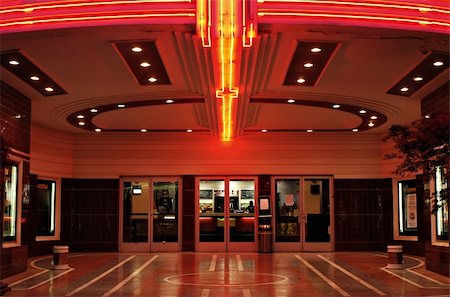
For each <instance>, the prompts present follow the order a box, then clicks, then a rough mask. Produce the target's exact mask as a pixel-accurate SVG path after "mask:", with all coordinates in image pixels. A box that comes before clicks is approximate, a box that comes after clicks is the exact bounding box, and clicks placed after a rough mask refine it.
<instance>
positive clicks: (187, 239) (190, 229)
mask: <svg viewBox="0 0 450 297" xmlns="http://www.w3.org/2000/svg"><path fill="white" fill-rule="evenodd" d="M196 210H197V204H196V203H195V176H193V175H184V176H183V208H182V213H183V216H182V225H183V226H182V228H183V231H182V241H181V242H182V251H183V252H193V251H195V211H196Z"/></svg>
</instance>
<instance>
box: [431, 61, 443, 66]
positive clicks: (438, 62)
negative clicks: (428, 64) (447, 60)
mask: <svg viewBox="0 0 450 297" xmlns="http://www.w3.org/2000/svg"><path fill="white" fill-rule="evenodd" d="M433 65H434V66H436V67H440V66H442V65H444V62H442V61H436V62H434V63H433Z"/></svg>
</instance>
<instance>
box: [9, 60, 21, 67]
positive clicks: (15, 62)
mask: <svg viewBox="0 0 450 297" xmlns="http://www.w3.org/2000/svg"><path fill="white" fill-rule="evenodd" d="M8 63H9V65H13V66H17V65H19V64H20V63H19V61H16V60H11V61H9V62H8Z"/></svg>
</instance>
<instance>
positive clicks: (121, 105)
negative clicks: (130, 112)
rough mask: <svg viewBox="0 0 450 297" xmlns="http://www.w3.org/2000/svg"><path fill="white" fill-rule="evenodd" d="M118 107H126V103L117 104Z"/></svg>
mask: <svg viewBox="0 0 450 297" xmlns="http://www.w3.org/2000/svg"><path fill="white" fill-rule="evenodd" d="M117 107H119V108H124V107H125V104H117Z"/></svg>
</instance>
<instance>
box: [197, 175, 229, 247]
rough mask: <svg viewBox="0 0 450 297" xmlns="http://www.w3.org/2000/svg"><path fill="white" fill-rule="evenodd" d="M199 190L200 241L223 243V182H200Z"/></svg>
mask: <svg viewBox="0 0 450 297" xmlns="http://www.w3.org/2000/svg"><path fill="white" fill-rule="evenodd" d="M199 186H200V189H199V194H200V197H199V212H200V215H199V216H200V220H199V221H200V241H201V242H224V241H225V234H224V224H225V220H224V218H225V215H224V199H225V181H224V180H201V181H200V185H199Z"/></svg>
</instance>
